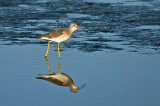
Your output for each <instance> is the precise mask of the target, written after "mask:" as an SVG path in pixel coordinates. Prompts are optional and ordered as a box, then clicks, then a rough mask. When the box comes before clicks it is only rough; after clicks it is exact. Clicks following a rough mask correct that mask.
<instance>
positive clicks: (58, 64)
mask: <svg viewBox="0 0 160 106" xmlns="http://www.w3.org/2000/svg"><path fill="white" fill-rule="evenodd" d="M58 73H60V58H59V60H58Z"/></svg>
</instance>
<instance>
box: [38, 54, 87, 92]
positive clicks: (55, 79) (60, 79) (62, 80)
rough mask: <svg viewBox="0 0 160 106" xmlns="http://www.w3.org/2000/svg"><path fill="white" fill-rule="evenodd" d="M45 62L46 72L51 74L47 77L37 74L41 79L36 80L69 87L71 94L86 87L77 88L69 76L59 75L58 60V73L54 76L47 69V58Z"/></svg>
mask: <svg viewBox="0 0 160 106" xmlns="http://www.w3.org/2000/svg"><path fill="white" fill-rule="evenodd" d="M45 59H46V61H47V64H48V71H49V72H51V73H52V74H48V75H43V74H38V75H40V76H41V77H37V79H43V80H46V81H49V82H51V83H54V84H56V85H59V86H69V87H70V91H71V92H72V93H76V92H78V90H79V89H81V88H83V87H85V86H86V85H85V84H84V85H82V86H80V87H77V86H76V85H75V84H74V82H73V80H72V79H71V77H70V76H68V75H67V74H64V73H60V69H59V65H60V58H59V61H58V73H57V74H55V73H54V72H52V71H51V70H50V68H49V62H48V59H47V57H45Z"/></svg>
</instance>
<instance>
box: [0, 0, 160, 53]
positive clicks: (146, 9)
mask: <svg viewBox="0 0 160 106" xmlns="http://www.w3.org/2000/svg"><path fill="white" fill-rule="evenodd" d="M159 4H160V2H159V1H158V0H153V1H150V0H145V1H143V0H139V1H135V0H128V1H125V0H120V1H118V0H113V1H112V0H110V1H105V0H100V1H96V0H95V1H89V0H88V1H83V2H78V1H74V2H73V1H57V0H56V1H50V0H48V1H39V0H36V1H30V0H27V1H10V2H9V1H6V0H5V1H4V0H2V1H0V6H1V7H0V11H1V12H0V19H1V21H0V24H1V25H0V28H1V30H0V34H1V36H0V37H1V41H2V42H1V44H3V45H14V44H18V45H26V44H46V42H45V41H38V40H37V36H36V35H39V34H44V33H47V32H50V31H52V30H56V29H59V28H64V27H68V26H69V24H70V23H71V22H76V23H77V24H78V25H79V26H81V27H82V28H83V29H84V30H86V31H88V32H87V33H83V32H75V33H74V35H73V38H72V39H70V40H69V41H67V42H66V43H63V44H62V45H63V46H64V47H65V48H66V47H67V48H77V49H79V50H81V51H85V52H93V51H102V50H105V51H106V50H109V51H110V50H111V51H112V50H116V51H119V50H126V51H136V52H140V53H149V54H150V53H152V54H154V53H158V54H159V44H160V42H159V41H160V37H159V32H160V28H159V25H160V24H159V20H160V14H159V12H160V8H159V6H158V5H159ZM110 42H112V43H110ZM115 44H116V45H115ZM124 45H125V46H124ZM128 47H129V48H128ZM146 48H147V49H146Z"/></svg>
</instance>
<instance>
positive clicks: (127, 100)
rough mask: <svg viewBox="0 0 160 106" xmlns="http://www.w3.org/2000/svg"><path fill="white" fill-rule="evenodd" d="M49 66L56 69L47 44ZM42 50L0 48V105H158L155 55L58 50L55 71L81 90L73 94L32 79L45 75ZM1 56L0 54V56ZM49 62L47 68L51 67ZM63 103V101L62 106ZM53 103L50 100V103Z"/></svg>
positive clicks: (54, 56) (27, 47) (33, 47)
mask: <svg viewBox="0 0 160 106" xmlns="http://www.w3.org/2000/svg"><path fill="white" fill-rule="evenodd" d="M50 49H51V50H50V54H49V55H48V58H50V68H51V69H53V70H54V71H58V70H57V61H58V54H57V52H56V51H53V50H52V49H55V48H53V47H52V46H51V48H50ZM45 50H46V47H45V46H44V47H43V46H36V45H35V46H34V45H32V46H17V47H16V46H12V47H9V46H4V47H2V48H1V52H0V55H1V60H3V61H0V69H1V77H0V82H1V90H0V93H1V95H0V98H1V99H0V104H2V105H4V104H5V105H11V104H12V105H24V106H27V105H30V104H32V105H39V106H41V105H60V106H63V105H64V104H68V105H71V106H72V105H75V104H76V105H78V106H81V105H93V106H96V105H98V104H99V105H106V104H107V105H120V106H124V105H125V106H127V105H131V106H135V105H138V106H141V105H145V106H150V105H157V104H160V102H159V99H158V98H159V89H160V86H159V80H158V79H159V78H160V77H159V68H160V67H159V60H160V59H159V55H141V54H137V53H123V52H122V53H119V52H113V53H105V52H96V53H82V52H79V51H77V50H71V51H61V56H62V57H61V67H60V68H61V72H63V73H67V74H68V75H69V76H70V77H72V79H74V81H75V84H77V85H81V84H82V83H84V82H85V83H86V84H87V87H86V88H84V89H82V90H80V91H79V92H78V93H77V94H76V95H75V94H74V95H73V94H71V93H70V91H69V88H64V87H60V86H55V85H53V84H50V83H49V82H48V83H47V82H45V81H40V80H37V79H35V77H37V74H39V73H44V74H48V68H47V64H46V61H45V59H44V57H43V54H45ZM2 55H3V56H2ZM52 64H53V65H52ZM62 100H63V102H62ZM50 101H54V102H50Z"/></svg>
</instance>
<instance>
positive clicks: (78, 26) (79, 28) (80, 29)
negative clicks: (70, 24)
mask: <svg viewBox="0 0 160 106" xmlns="http://www.w3.org/2000/svg"><path fill="white" fill-rule="evenodd" d="M76 28H77V29H79V30H81V31H82V32H84V30H83V29H82V28H80V27H79V26H76Z"/></svg>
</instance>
